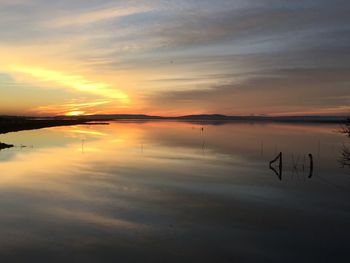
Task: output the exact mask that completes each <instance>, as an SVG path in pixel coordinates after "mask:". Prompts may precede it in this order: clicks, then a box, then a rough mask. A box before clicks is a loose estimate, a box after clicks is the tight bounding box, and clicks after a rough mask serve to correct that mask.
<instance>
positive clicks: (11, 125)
mask: <svg viewBox="0 0 350 263" xmlns="http://www.w3.org/2000/svg"><path fill="white" fill-rule="evenodd" d="M79 124H86V125H97V124H105V123H98V122H91V121H90V120H81V119H77V120H55V119H52V120H45V119H27V118H0V134H5V133H9V132H18V131H24V130H35V129H42V128H48V127H56V126H70V125H79Z"/></svg>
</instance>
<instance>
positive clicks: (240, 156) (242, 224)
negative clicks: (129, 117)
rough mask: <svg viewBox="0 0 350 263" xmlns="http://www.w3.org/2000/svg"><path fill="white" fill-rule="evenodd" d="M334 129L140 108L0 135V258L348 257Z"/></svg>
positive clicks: (342, 171)
mask: <svg viewBox="0 0 350 263" xmlns="http://www.w3.org/2000/svg"><path fill="white" fill-rule="evenodd" d="M202 127H203V129H202ZM337 129H338V127H337V126H326V125H277V124H264V125H262V124H227V125H206V126H201V125H196V124H188V123H187V124H186V123H176V122H148V123H111V124H110V125H108V126H106V125H100V126H72V127H58V128H48V129H42V130H34V131H23V132H18V133H10V134H5V135H0V141H2V142H6V143H13V144H15V145H16V146H17V147H16V148H12V149H7V150H2V151H0V209H1V213H0V260H1V262H16V261H22V262H24V261H25V262H348V260H349V257H350V255H349V248H350V241H349V240H350V239H349V237H350V169H349V168H348V167H342V165H341V163H340V162H339V160H340V158H341V151H342V147H343V145H347V144H348V143H349V142H350V139H348V138H347V137H345V136H344V135H342V134H339V133H337V132H336V130H337ZM21 146H27V147H21ZM279 152H282V153H283V166H282V169H281V171H279V166H278V162H277V164H273V167H274V168H275V170H276V171H273V170H271V169H270V168H269V161H270V160H272V159H274V158H275V157H276V155H277V154H278V153H279ZM309 153H311V154H312V155H313V162H314V164H313V165H314V167H313V170H312V171H310V160H309V156H308V154H309ZM309 177H311V178H309ZM280 179H281V180H280Z"/></svg>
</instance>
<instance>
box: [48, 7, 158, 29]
mask: <svg viewBox="0 0 350 263" xmlns="http://www.w3.org/2000/svg"><path fill="white" fill-rule="evenodd" d="M151 10H152V8H151V7H150V6H147V5H140V4H139V5H137V6H129V7H123V6H120V7H108V8H103V9H97V10H90V11H86V12H78V13H72V14H68V15H63V16H60V17H58V18H56V19H55V20H53V21H49V22H48V25H49V27H65V26H83V25H87V24H91V23H96V22H101V21H105V20H110V19H116V18H121V17H126V16H130V15H136V14H142V13H144V12H148V11H151Z"/></svg>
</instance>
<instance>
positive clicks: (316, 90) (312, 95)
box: [150, 68, 350, 115]
mask: <svg viewBox="0 0 350 263" xmlns="http://www.w3.org/2000/svg"><path fill="white" fill-rule="evenodd" d="M348 83H349V78H348V70H342V69H327V68H324V69H322V70H321V69H315V70H311V69H305V68H299V69H293V70H280V71H279V72H278V71H274V72H270V74H267V72H266V75H265V76H259V77H255V78H249V79H247V80H246V81H243V82H241V83H230V84H228V85H224V86H215V87H212V88H207V89H196V90H183V91H170V92H163V93H160V94H158V95H155V96H154V97H153V98H151V99H152V100H153V101H152V102H151V103H150V104H151V105H159V104H160V103H162V105H167V107H166V108H165V110H170V109H177V110H178V112H181V111H183V109H185V112H186V110H187V111H189V112H190V111H193V110H195V109H202V112H203V113H213V112H224V113H226V114H243V115H244V114H256V113H257V112H259V113H261V114H276V113H279V114H286V113H288V112H299V113H301V112H304V113H307V112H313V113H315V112H317V111H322V112H323V113H336V112H342V113H343V114H344V113H346V112H349V111H350V107H349V106H348V105H350V94H349V90H348Z"/></svg>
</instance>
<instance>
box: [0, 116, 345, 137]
mask: <svg viewBox="0 0 350 263" xmlns="http://www.w3.org/2000/svg"><path fill="white" fill-rule="evenodd" d="M118 120H119V121H127V120H138V121H154V120H173V121H184V122H194V123H198V122H200V123H207V124H216V125H218V124H224V123H229V122H284V123H339V124H343V123H346V120H347V118H346V117H344V116H277V117H270V116H226V115H221V114H199V115H184V116H177V117H165V116H153V115H143V114H105V115H85V116H74V117H67V116H55V117H18V116H0V134H2V133H8V132H16V131H22V130H33V129H40V128H46V127H54V126H67V125H78V124H87V125H95V124H99V125H100V124H106V123H102V122H103V121H118Z"/></svg>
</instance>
